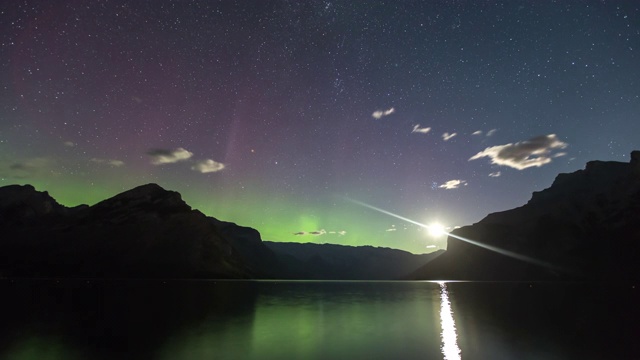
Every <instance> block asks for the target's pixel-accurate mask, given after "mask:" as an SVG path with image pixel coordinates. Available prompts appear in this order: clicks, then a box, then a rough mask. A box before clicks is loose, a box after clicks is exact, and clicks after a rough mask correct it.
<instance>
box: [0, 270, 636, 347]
mask: <svg viewBox="0 0 640 360" xmlns="http://www.w3.org/2000/svg"><path fill="white" fill-rule="evenodd" d="M0 291H1V293H0V294H1V296H2V298H1V299H0V304H2V307H1V310H0V359H44V360H46V359H172V360H174V359H589V358H593V359H612V358H616V359H624V358H629V359H633V358H636V359H638V358H640V340H639V339H640V331H639V330H640V325H639V322H640V316H639V314H640V312H639V310H638V306H640V302H639V301H638V300H640V295H639V291H640V289H638V288H637V287H634V286H633V285H632V284H618V285H611V284H597V285H592V284H544V283H532V284H530V283H526V284H525V283H465V282H461V283H435V282H288V281H285V282H282V281H279V282H272V281H264V282H262V281H261V282H250V281H247V282H227V281H172V282H166V283H164V282H162V281H90V282H87V281H61V282H57V281H55V280H13V281H11V280H0Z"/></svg>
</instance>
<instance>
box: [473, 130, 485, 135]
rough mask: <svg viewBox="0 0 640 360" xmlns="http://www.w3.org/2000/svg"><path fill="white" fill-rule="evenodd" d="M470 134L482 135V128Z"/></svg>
mask: <svg viewBox="0 0 640 360" xmlns="http://www.w3.org/2000/svg"><path fill="white" fill-rule="evenodd" d="M471 135H482V130H478V131H474V132H473V134H471Z"/></svg>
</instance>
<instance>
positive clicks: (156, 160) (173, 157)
mask: <svg viewBox="0 0 640 360" xmlns="http://www.w3.org/2000/svg"><path fill="white" fill-rule="evenodd" d="M147 155H149V156H151V163H152V164H153V165H162V164H172V163H176V162H178V161H184V160H187V159H189V158H190V157H192V156H193V153H192V152H190V151H187V150H185V149H183V148H177V149H175V150H167V149H151V150H149V151H148V152H147Z"/></svg>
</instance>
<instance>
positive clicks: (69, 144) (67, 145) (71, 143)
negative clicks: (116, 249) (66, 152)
mask: <svg viewBox="0 0 640 360" xmlns="http://www.w3.org/2000/svg"><path fill="white" fill-rule="evenodd" d="M62 145H64V146H66V147H74V146H76V144H75V143H74V142H73V141H65V142H63V143H62Z"/></svg>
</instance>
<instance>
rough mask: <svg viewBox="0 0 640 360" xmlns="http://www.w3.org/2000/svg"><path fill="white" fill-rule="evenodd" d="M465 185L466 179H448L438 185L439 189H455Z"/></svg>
mask: <svg viewBox="0 0 640 360" xmlns="http://www.w3.org/2000/svg"><path fill="white" fill-rule="evenodd" d="M463 185H464V186H466V185H467V181H466V180H458V179H456V180H449V181H447V182H446V183H444V184H442V185H440V186H438V187H439V188H440V189H447V190H452V189H457V188H459V187H460V186H463Z"/></svg>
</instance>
